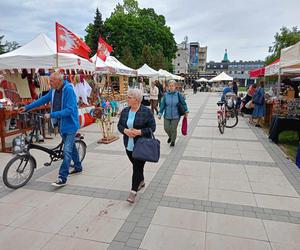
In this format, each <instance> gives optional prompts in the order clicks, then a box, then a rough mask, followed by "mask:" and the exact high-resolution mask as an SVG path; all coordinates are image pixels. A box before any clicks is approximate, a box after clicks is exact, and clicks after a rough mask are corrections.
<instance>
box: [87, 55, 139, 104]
mask: <svg viewBox="0 0 300 250" xmlns="http://www.w3.org/2000/svg"><path fill="white" fill-rule="evenodd" d="M91 60H92V61H93V62H94V63H95V65H96V70H95V74H97V75H98V76H100V77H98V78H99V80H98V83H99V84H98V85H99V87H100V88H101V90H100V92H101V95H102V96H107V97H108V96H110V97H113V98H114V99H117V100H124V96H125V94H126V92H127V90H128V84H129V77H136V76H137V71H136V70H134V69H132V68H129V67H127V66H126V65H124V64H122V63H121V62H120V61H118V60H117V59H116V58H115V57H113V56H108V57H107V59H106V61H105V62H104V61H102V60H101V59H100V58H99V57H97V56H96V55H94V56H93V57H92V58H91Z"/></svg>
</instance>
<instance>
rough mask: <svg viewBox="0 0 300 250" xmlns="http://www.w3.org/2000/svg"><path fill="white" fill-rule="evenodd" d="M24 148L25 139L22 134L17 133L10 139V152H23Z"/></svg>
mask: <svg viewBox="0 0 300 250" xmlns="http://www.w3.org/2000/svg"><path fill="white" fill-rule="evenodd" d="M25 149H26V141H25V137H24V136H23V135H18V136H17V137H15V138H14V139H13V141H12V153H13V154H18V153H22V152H24V150H25Z"/></svg>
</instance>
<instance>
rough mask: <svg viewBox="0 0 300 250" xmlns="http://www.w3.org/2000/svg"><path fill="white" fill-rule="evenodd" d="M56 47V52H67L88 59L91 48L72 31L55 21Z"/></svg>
mask: <svg viewBox="0 0 300 250" xmlns="http://www.w3.org/2000/svg"><path fill="white" fill-rule="evenodd" d="M56 48H57V53H69V54H75V55H78V56H81V57H83V58H86V59H88V60H90V58H89V53H90V52H91V49H90V47H89V46H87V45H86V43H85V42H84V41H82V40H81V39H80V38H79V37H78V36H76V35H75V34H74V33H73V32H71V31H70V30H68V29H67V28H65V27H64V26H62V25H61V24H59V23H56Z"/></svg>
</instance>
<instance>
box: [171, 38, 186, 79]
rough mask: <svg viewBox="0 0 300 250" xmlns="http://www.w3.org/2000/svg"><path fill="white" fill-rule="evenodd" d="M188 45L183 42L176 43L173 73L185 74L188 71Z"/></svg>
mask: <svg viewBox="0 0 300 250" xmlns="http://www.w3.org/2000/svg"><path fill="white" fill-rule="evenodd" d="M189 57H190V54H189V46H188V44H187V43H185V42H183V43H181V44H177V52H176V58H175V59H173V61H172V64H173V73H174V74H187V73H188V71H189V62H190V58H189Z"/></svg>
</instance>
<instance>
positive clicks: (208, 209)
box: [204, 206, 213, 212]
mask: <svg viewBox="0 0 300 250" xmlns="http://www.w3.org/2000/svg"><path fill="white" fill-rule="evenodd" d="M204 211H205V212H212V211H213V208H212V207H206V206H204Z"/></svg>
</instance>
